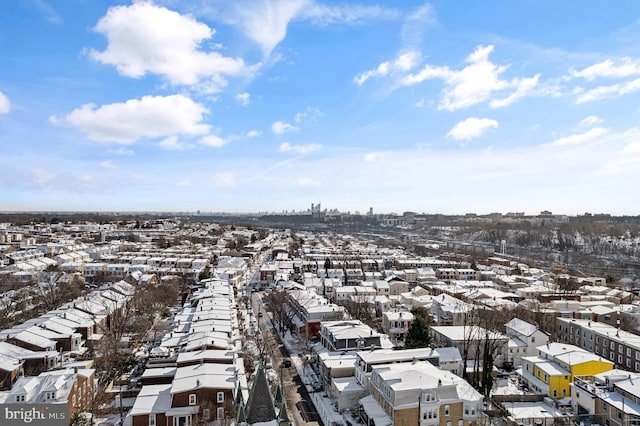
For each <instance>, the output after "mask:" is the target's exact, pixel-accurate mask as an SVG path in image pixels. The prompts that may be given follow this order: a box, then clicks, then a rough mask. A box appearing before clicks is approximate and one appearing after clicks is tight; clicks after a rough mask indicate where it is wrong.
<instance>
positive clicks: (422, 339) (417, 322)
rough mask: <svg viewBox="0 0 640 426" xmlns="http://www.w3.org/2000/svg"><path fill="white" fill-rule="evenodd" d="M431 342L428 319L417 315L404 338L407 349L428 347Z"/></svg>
mask: <svg viewBox="0 0 640 426" xmlns="http://www.w3.org/2000/svg"><path fill="white" fill-rule="evenodd" d="M430 343H431V329H430V328H429V324H428V323H427V321H426V320H425V319H424V318H423V317H422V316H420V315H416V316H415V317H414V319H413V322H412V323H411V326H410V327H409V331H407V337H406V338H405V339H404V347H405V349H415V348H426V347H429V344H430Z"/></svg>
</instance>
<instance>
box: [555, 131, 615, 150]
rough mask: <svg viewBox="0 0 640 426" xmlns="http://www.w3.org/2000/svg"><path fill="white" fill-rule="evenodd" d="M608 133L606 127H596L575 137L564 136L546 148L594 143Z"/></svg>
mask: <svg viewBox="0 0 640 426" xmlns="http://www.w3.org/2000/svg"><path fill="white" fill-rule="evenodd" d="M606 133H607V129H606V128H604V127H594V128H593V129H589V130H587V131H586V132H583V133H576V134H574V135H569V136H563V137H561V138H558V139H556V140H555V141H553V142H550V143H548V144H546V145H545V146H554V147H557V146H575V145H583V144H587V143H589V142H593V141H596V140H598V139H599V138H601V137H602V136H604V135H605V134H606Z"/></svg>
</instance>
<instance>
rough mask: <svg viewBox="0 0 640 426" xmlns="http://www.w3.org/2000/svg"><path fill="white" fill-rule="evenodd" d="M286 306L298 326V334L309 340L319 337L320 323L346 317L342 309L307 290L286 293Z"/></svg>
mask: <svg viewBox="0 0 640 426" xmlns="http://www.w3.org/2000/svg"><path fill="white" fill-rule="evenodd" d="M287 298H288V305H289V306H290V307H291V309H293V311H294V313H295V318H296V321H297V324H298V333H299V334H300V335H303V336H306V338H307V339H309V340H316V339H318V338H319V336H320V324H321V323H322V321H332V320H340V319H343V318H346V317H347V312H346V310H345V308H344V307H342V306H338V305H335V304H333V303H329V301H328V300H327V299H325V298H324V297H322V296H320V295H318V294H316V292H314V291H308V290H292V291H289V292H287Z"/></svg>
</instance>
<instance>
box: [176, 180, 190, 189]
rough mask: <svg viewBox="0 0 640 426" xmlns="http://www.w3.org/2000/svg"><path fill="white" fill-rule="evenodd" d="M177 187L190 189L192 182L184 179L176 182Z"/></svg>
mask: <svg viewBox="0 0 640 426" xmlns="http://www.w3.org/2000/svg"><path fill="white" fill-rule="evenodd" d="M176 186H179V187H182V188H188V187H190V186H191V181H190V180H189V179H182V180H179V181H178V182H176Z"/></svg>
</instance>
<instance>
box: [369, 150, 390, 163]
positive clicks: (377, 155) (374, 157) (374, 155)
mask: <svg viewBox="0 0 640 426" xmlns="http://www.w3.org/2000/svg"><path fill="white" fill-rule="evenodd" d="M388 154H389V153H388V152H368V153H366V154H365V155H364V157H363V159H364V161H366V162H367V163H374V162H376V161H380V160H382V159H384V158H385V157H386V156H387V155H388Z"/></svg>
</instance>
